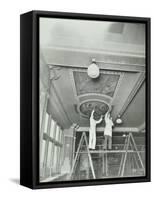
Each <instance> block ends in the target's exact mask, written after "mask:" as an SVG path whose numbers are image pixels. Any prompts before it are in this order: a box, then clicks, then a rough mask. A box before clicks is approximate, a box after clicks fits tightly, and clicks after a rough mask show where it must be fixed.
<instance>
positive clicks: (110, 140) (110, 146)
mask: <svg viewBox="0 0 154 200" xmlns="http://www.w3.org/2000/svg"><path fill="white" fill-rule="evenodd" d="M108 148H109V149H112V137H111V136H108Z"/></svg>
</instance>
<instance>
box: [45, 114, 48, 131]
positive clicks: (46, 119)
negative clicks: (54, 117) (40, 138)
mask: <svg viewBox="0 0 154 200" xmlns="http://www.w3.org/2000/svg"><path fill="white" fill-rule="evenodd" d="M48 119H49V115H48V113H46V115H45V126H44V133H47V128H48Z"/></svg>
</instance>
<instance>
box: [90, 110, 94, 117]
mask: <svg viewBox="0 0 154 200" xmlns="http://www.w3.org/2000/svg"><path fill="white" fill-rule="evenodd" d="M94 112H95V110H92V112H91V116H90V117H92V118H94V117H93V116H94Z"/></svg>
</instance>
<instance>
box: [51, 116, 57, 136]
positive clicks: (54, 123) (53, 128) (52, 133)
mask: <svg viewBox="0 0 154 200" xmlns="http://www.w3.org/2000/svg"><path fill="white" fill-rule="evenodd" d="M55 125H56V122H55V121H54V120H53V119H52V120H51V128H50V137H52V138H53V137H54V132H55Z"/></svg>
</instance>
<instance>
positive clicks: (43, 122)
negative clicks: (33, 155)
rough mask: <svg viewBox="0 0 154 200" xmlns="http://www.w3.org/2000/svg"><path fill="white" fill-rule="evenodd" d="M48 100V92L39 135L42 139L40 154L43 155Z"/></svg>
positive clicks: (40, 139)
mask: <svg viewBox="0 0 154 200" xmlns="http://www.w3.org/2000/svg"><path fill="white" fill-rule="evenodd" d="M47 102H48V94H47V93H46V94H45V102H44V106H43V113H42V119H41V122H40V123H41V127H40V137H39V141H40V149H39V152H40V156H41V155H42V143H43V134H44V128H45V116H46V110H47Z"/></svg>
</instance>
